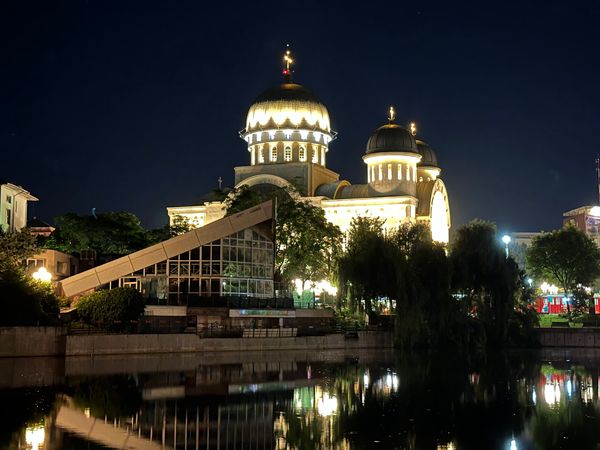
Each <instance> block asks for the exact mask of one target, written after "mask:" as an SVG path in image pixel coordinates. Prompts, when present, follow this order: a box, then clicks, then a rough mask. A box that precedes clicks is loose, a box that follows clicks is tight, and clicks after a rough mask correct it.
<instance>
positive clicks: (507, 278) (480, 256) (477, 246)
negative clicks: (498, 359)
mask: <svg viewBox="0 0 600 450" xmlns="http://www.w3.org/2000/svg"><path fill="white" fill-rule="evenodd" d="M450 260H451V264H452V289H453V291H454V294H455V295H456V296H457V297H459V298H460V299H461V304H462V305H463V307H464V309H465V313H466V314H468V315H469V316H472V317H475V318H477V319H478V320H479V323H480V324H481V326H482V327H483V330H484V334H483V336H481V337H482V338H483V340H485V341H487V343H488V345H491V346H502V345H506V344H507V343H508V342H509V333H508V332H509V328H510V326H509V324H510V323H511V321H513V322H514V318H515V306H516V301H517V299H518V298H523V299H525V298H526V297H527V296H526V295H525V296H522V293H523V290H524V289H527V288H526V285H525V281H524V279H523V277H524V273H523V272H522V271H521V270H519V267H518V266H517V264H516V263H515V262H514V260H513V259H512V258H510V257H508V258H507V257H506V255H505V253H504V251H503V249H502V247H501V246H500V245H499V240H498V236H497V234H496V227H495V226H494V225H493V224H492V223H489V222H485V221H481V220H474V221H472V222H470V223H469V224H467V225H465V226H463V227H461V228H460V229H459V230H458V231H457V233H456V238H455V240H454V243H453V245H452V248H451V253H450Z"/></svg>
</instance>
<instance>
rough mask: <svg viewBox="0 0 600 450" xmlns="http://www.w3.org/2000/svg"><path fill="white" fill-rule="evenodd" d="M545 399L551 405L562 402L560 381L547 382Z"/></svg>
mask: <svg viewBox="0 0 600 450" xmlns="http://www.w3.org/2000/svg"><path fill="white" fill-rule="evenodd" d="M544 400H546V403H548V405H550V406H554V405H556V404H558V403H560V389H559V387H558V383H554V384H552V383H546V385H544Z"/></svg>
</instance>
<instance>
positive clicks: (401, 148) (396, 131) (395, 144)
mask: <svg viewBox="0 0 600 450" xmlns="http://www.w3.org/2000/svg"><path fill="white" fill-rule="evenodd" d="M378 152H410V153H419V150H418V148H417V143H416V142H415V138H414V136H413V135H412V134H411V132H410V131H408V130H407V129H406V128H404V127H401V126H400V125H397V124H395V123H388V124H386V125H383V126H381V127H379V128H377V130H376V131H375V133H373V135H372V136H371V137H370V138H369V141H368V142H367V151H366V153H367V155H368V154H369V153H378Z"/></svg>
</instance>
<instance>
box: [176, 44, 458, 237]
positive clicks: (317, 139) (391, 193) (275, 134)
mask: <svg viewBox="0 0 600 450" xmlns="http://www.w3.org/2000/svg"><path fill="white" fill-rule="evenodd" d="M284 61H285V64H286V66H285V69H284V71H283V74H284V77H285V80H284V83H282V84H280V85H279V86H275V87H273V88H271V89H268V90H267V91H265V92H263V93H262V94H261V95H260V96H259V97H258V98H257V99H256V100H255V101H254V103H252V105H251V106H250V108H249V110H248V114H247V116H246V125H245V128H244V129H243V130H242V131H241V132H240V137H241V138H242V139H243V140H244V141H245V142H246V144H247V149H248V157H249V162H250V164H249V165H247V166H241V167H235V169H234V170H235V187H236V188H239V187H241V186H244V185H246V186H249V187H251V188H255V189H268V188H272V187H273V186H275V187H287V186H292V187H293V188H294V189H296V190H297V192H298V193H299V195H300V196H301V197H302V198H303V199H304V200H307V201H309V202H311V203H312V204H314V205H315V206H319V207H321V208H323V210H324V211H325V216H326V217H327V219H328V220H329V221H330V222H332V223H334V224H335V225H337V226H338V227H340V229H341V230H342V232H345V231H347V230H348V229H349V227H350V223H351V221H352V219H353V218H354V217H373V218H375V217H378V218H380V219H384V220H385V223H384V228H385V229H386V230H390V229H394V228H397V227H398V226H399V225H401V224H402V223H407V222H408V223H416V222H423V223H426V224H427V225H429V226H430V227H431V232H432V236H433V239H434V240H436V241H439V242H443V243H447V242H448V236H449V228H450V223H451V222H450V207H449V202H448V194H447V192H446V186H445V185H444V182H443V181H442V179H441V178H440V173H441V168H440V167H439V165H438V161H437V157H436V155H435V152H434V151H433V150H432V148H431V147H430V146H429V145H428V144H426V143H425V142H423V141H422V140H419V139H416V128H415V127H414V124H411V126H409V129H407V128H405V127H403V126H401V125H399V124H397V123H396V118H395V111H394V109H393V108H390V112H389V116H388V122H387V123H385V124H383V125H382V126H380V127H379V128H377V130H375V132H374V133H373V134H372V135H371V137H369V138H368V140H367V145H366V150H365V154H364V155H363V157H362V160H363V163H364V164H365V169H366V171H367V183H366V184H351V183H350V182H349V181H346V180H344V179H341V178H340V174H338V173H336V172H334V171H333V170H331V169H329V168H328V167H327V154H328V152H329V145H330V144H331V143H332V141H333V140H334V139H335V137H336V132H335V131H333V130H332V129H331V121H330V117H329V111H328V110H327V108H326V106H325V105H324V104H323V103H322V102H321V101H320V100H319V99H318V98H317V97H316V96H315V95H314V94H312V93H311V92H310V91H309V90H308V89H306V88H305V87H304V86H301V85H299V84H296V83H293V82H292V80H291V69H290V66H291V63H292V59H291V57H290V52H289V50H288V51H287V52H286V54H285V56H284ZM167 212H168V214H169V217H170V220H171V222H173V220H174V218H175V217H176V216H182V217H184V218H186V219H187V220H188V221H189V222H190V224H192V225H193V226H195V227H202V226H204V225H206V224H207V223H210V222H213V221H215V220H217V219H220V218H221V217H223V216H224V215H225V210H224V208H223V204H222V203H221V202H220V201H206V202H204V203H203V204H202V205H196V206H178V207H170V208H167Z"/></svg>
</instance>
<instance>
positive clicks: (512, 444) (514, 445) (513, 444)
mask: <svg viewBox="0 0 600 450" xmlns="http://www.w3.org/2000/svg"><path fill="white" fill-rule="evenodd" d="M510 450H517V441H515V440H514V439H512V440H511V441H510Z"/></svg>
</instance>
